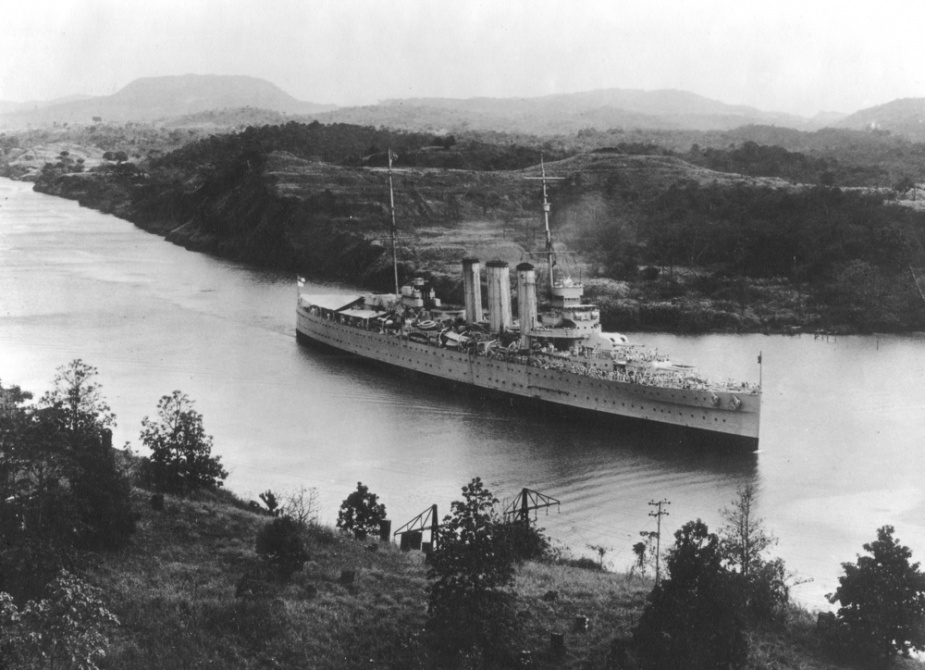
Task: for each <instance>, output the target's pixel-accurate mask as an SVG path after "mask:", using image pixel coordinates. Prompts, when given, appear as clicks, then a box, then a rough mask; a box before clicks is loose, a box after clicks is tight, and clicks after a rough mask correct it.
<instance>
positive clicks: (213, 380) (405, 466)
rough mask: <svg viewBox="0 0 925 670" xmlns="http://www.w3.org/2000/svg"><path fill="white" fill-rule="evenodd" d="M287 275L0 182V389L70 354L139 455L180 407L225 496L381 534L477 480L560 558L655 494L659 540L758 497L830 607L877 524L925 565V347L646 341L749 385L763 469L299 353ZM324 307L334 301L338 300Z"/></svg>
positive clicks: (647, 520)
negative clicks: (306, 490) (146, 436)
mask: <svg viewBox="0 0 925 670" xmlns="http://www.w3.org/2000/svg"><path fill="white" fill-rule="evenodd" d="M293 279H294V278H293V277H291V276H289V275H283V274H279V273H275V272H267V271H258V270H252V269H248V268H244V267H241V266H239V265H235V264H233V263H230V262H227V261H222V260H219V259H215V258H211V257H209V256H206V255H203V254H198V253H192V252H188V251H186V250H184V249H182V248H180V247H176V246H174V245H171V244H168V243H166V242H164V241H163V240H162V239H161V238H159V237H157V236H154V235H149V234H147V233H144V232H142V231H140V230H138V229H136V228H135V227H134V226H133V225H132V224H130V223H127V222H124V221H121V220H119V219H116V218H114V217H111V216H107V215H103V214H99V213H97V212H94V211H91V210H86V209H81V208H80V207H78V206H77V205H76V203H73V202H70V201H67V200H61V199H57V198H53V197H49V196H44V195H41V194H36V193H33V192H32V191H31V189H30V187H29V185H27V184H21V183H15V182H11V181H8V180H0V380H2V381H3V382H6V383H15V384H19V385H21V386H22V387H23V388H26V389H29V390H32V391H33V392H36V395H39V394H40V393H41V392H43V391H44V390H46V389H47V388H48V386H49V384H50V382H51V380H52V378H53V377H54V372H55V368H57V367H58V366H60V365H63V364H65V363H67V362H68V361H70V360H72V359H74V358H82V359H84V360H85V361H86V362H88V363H90V364H92V365H94V366H96V367H97V368H98V369H99V372H100V377H99V379H100V382H101V384H102V385H103V388H104V391H105V394H106V396H107V398H108V400H109V403H110V405H111V406H112V408H113V410H114V411H115V413H116V415H117V416H118V420H119V425H118V427H117V429H116V434H115V440H116V441H117V443H119V444H121V443H124V442H131V443H132V444H133V446H134V448H136V449H141V447H140V445H139V443H138V434H139V431H140V422H141V419H142V417H144V416H145V415H152V414H154V413H155V407H156V404H157V400H158V398H160V397H161V396H162V395H165V394H168V393H170V392H171V391H172V390H174V389H181V390H183V391H184V392H185V393H187V394H188V395H189V396H190V397H192V398H193V399H194V400H195V401H196V407H197V409H198V410H199V411H200V412H202V414H203V416H204V418H205V427H206V429H207V431H208V432H209V433H211V434H212V435H214V437H215V447H214V451H215V453H217V454H219V455H220V456H221V458H222V462H223V463H224V465H225V466H226V468H227V469H228V470H229V472H230V473H231V474H230V476H229V478H228V480H227V486H228V487H229V488H231V489H232V490H234V491H236V492H237V493H239V494H241V495H243V496H247V497H250V498H254V499H256V497H257V494H258V493H260V492H261V491H264V490H266V489H268V488H270V489H273V490H274V491H277V492H280V491H291V490H295V489H297V488H299V487H300V486H307V487H315V488H316V489H317V491H318V496H319V504H320V511H321V514H322V518H323V519H324V520H326V521H329V522H333V521H334V520H335V519H336V515H337V508H338V506H339V504H340V501H341V500H343V499H344V498H345V497H346V496H347V494H348V493H349V492H350V491H351V490H353V489H354V488H355V486H356V483H357V481H362V482H363V483H364V484H367V485H369V487H370V489H371V490H372V491H374V492H376V493H378V494H379V495H380V497H381V500H382V502H384V503H385V504H386V506H387V508H388V511H389V516H390V517H391V518H392V519H393V528H397V527H398V526H399V525H401V524H403V523H404V522H406V521H408V520H409V519H411V518H412V517H413V516H415V515H417V514H418V513H419V512H422V511H424V510H425V509H426V508H428V507H429V506H430V505H431V504H434V503H436V504H437V505H438V506H439V512H440V514H441V515H443V514H445V513H446V512H447V511H448V509H449V502H450V501H451V500H453V499H455V498H457V497H459V493H460V488H461V487H462V486H463V485H464V484H465V483H466V482H467V481H468V480H469V479H470V478H472V477H474V476H481V477H482V478H483V479H484V480H485V481H486V482H487V483H488V485H489V487H490V488H491V489H492V490H493V491H494V492H495V493H496V495H498V496H499V497H501V498H508V499H509V498H511V497H513V496H514V495H515V494H516V493H517V492H518V491H519V490H520V489H521V488H522V487H524V486H527V487H530V488H533V489H536V490H539V491H541V492H543V493H546V494H548V495H551V496H554V497H556V498H558V499H560V500H561V501H562V505H561V509H560V510H558V511H556V510H555V509H553V510H552V511H551V512H550V513H549V515H548V516H547V515H546V514H545V513H544V512H540V519H539V520H540V525H541V526H542V527H545V528H546V529H547V532H548V533H549V534H550V535H551V536H552V537H553V538H554V539H556V540H557V541H559V542H560V543H562V544H564V545H567V546H569V547H571V548H572V550H573V551H574V553H582V554H588V555H590V554H591V550H590V549H589V548H588V545H599V546H604V547H607V548H609V549H608V552H607V554H606V555H605V561H606V562H608V563H609V564H610V565H611V566H612V567H614V568H617V569H623V568H625V567H627V566H628V565H629V564H630V562H631V559H632V552H631V549H630V548H631V546H632V544H633V543H635V542H636V541H638V540H639V531H641V530H654V529H655V519H654V518H652V517H650V516H649V512H650V511H652V508H651V507H650V506H649V505H648V503H649V501H651V500H659V499H662V498H667V499H668V500H670V501H671V505H670V506H669V507H668V508H667V509H668V511H669V512H670V515H669V516H667V517H664V518H663V524H664V526H663V537H664V538H668V541H669V542H670V534H671V533H673V532H674V530H676V529H677V527H678V526H679V525H680V524H682V523H684V522H685V521H688V520H690V519H694V518H698V517H699V518H702V519H703V520H704V521H706V522H707V523H708V524H710V525H711V527H715V526H716V525H717V524H718V522H719V520H720V515H719V510H720V509H721V508H723V507H726V506H728V505H729V503H730V502H731V501H732V500H733V498H734V497H735V494H736V489H737V487H739V486H741V485H743V484H745V483H747V482H752V483H754V484H755V485H756V486H757V488H758V491H759V511H760V515H761V516H762V517H763V518H764V519H765V523H766V526H767V528H768V530H770V531H772V532H773V533H774V534H775V535H777V536H778V537H779V538H780V543H779V544H778V546H777V547H776V553H777V554H778V555H780V556H781V557H783V558H784V559H785V560H786V561H787V564H788V566H789V567H790V568H791V569H792V570H794V571H796V572H797V573H798V576H799V577H800V578H803V579H812V581H811V582H810V583H806V584H803V585H801V586H799V587H797V588H796V589H795V592H794V595H795V596H797V597H798V598H799V599H800V600H801V601H802V602H804V603H805V604H807V605H809V606H811V607H815V608H823V607H826V606H827V603H826V601H825V599H824V594H825V593H829V592H832V591H834V590H835V588H836V587H837V585H838V584H837V579H838V576H839V575H840V574H841V568H840V565H839V564H840V563H841V562H843V561H853V560H854V558H855V555H856V554H857V553H859V552H860V551H861V545H862V544H863V543H864V542H869V541H872V540H873V539H874V538H875V530H876V528H878V527H879V526H881V525H883V524H887V523H889V524H892V525H894V526H895V527H896V529H897V535H898V537H899V538H900V539H901V540H902V541H903V542H904V543H905V544H907V545H909V546H910V547H911V548H912V550H913V553H914V555H915V556H916V557H917V558H918V559H919V560H921V559H922V558H923V553H925V525H923V522H925V513H923V512H925V492H923V487H922V478H923V477H922V475H923V469H925V449H923V447H925V444H923V439H922V438H923V436H925V411H923V410H925V407H923V405H925V394H923V392H922V389H923V387H925V385H923V377H925V338H923V337H917V336H916V337H899V336H895V337H894V336H891V337H841V338H837V339H834V338H828V339H825V338H823V339H816V338H813V337H812V336H803V337H776V336H775V337H766V336H760V335H750V336H706V337H674V336H668V335H640V336H637V337H636V338H635V339H638V340H642V341H644V342H646V343H647V344H649V345H653V346H657V347H659V348H660V349H661V350H664V351H669V352H671V353H672V354H673V356H674V358H675V359H676V360H678V361H681V362H687V363H693V364H696V365H698V366H699V367H700V368H701V369H702V370H704V371H710V372H711V373H715V374H716V375H717V376H720V377H725V376H729V377H735V378H739V379H745V380H749V381H757V380H758V376H759V368H758V365H757V356H758V353H759V352H763V360H764V366H763V370H762V372H761V374H762V375H763V381H764V388H765V394H764V407H763V415H762V426H761V449H760V451H759V452H758V453H747V452H741V451H739V452H732V453H729V452H722V451H715V450H710V449H702V448H693V447H691V446H690V445H684V444H681V445H679V444H676V443H675V440H674V439H673V437H672V436H671V435H670V434H666V433H665V432H664V431H658V430H655V431H653V430H651V429H649V428H648V427H646V426H645V425H642V426H640V425H638V424H629V425H628V426H623V425H617V426H614V425H585V424H584V423H582V422H574V421H573V422H570V423H569V422H563V421H561V420H560V421H557V420H554V419H550V418H547V417H543V416H537V415H535V414H529V413H525V412H522V411H516V410H511V409H510V408H509V407H507V406H506V405H505V403H503V402H502V403H500V404H488V403H485V402H480V401H478V400H475V399H473V398H470V397H467V396H466V395H464V394H463V395H461V394H454V393H451V392H447V391H445V390H442V389H441V387H439V386H436V387H435V386H433V385H430V384H426V383H421V382H420V381H419V380H416V379H413V378H410V377H406V376H401V375H391V374H388V373H387V372H385V371H383V370H382V369H379V368H372V367H369V366H367V365H365V364H362V363H359V362H357V361H355V360H352V359H346V358H344V357H341V356H337V355H331V354H324V353H320V352H318V351H316V350H314V349H313V348H305V347H301V346H299V345H298V344H297V343H296V340H295V332H294V320H295V314H294V305H295V290H296V289H295V283H294V281H293ZM322 290H324V291H325V292H335V291H338V290H344V289H339V288H338V287H331V286H327V287H324V288H323V289H322Z"/></svg>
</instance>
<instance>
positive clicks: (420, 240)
mask: <svg viewBox="0 0 925 670" xmlns="http://www.w3.org/2000/svg"><path fill="white" fill-rule="evenodd" d="M371 133H372V134H371ZM376 133H378V135H375V134H376ZM379 135H381V137H379ZM373 137H375V138H377V140H378V141H383V142H388V143H392V142H397V143H399V144H402V143H404V145H405V148H404V149H403V150H402V152H401V153H402V155H401V156H400V158H399V159H398V160H397V162H396V165H395V169H394V180H393V181H394V183H395V193H394V195H395V209H396V212H397V215H398V216H397V236H398V257H399V259H400V262H399V276H400V279H401V280H402V281H405V280H407V279H409V278H411V277H413V276H416V275H425V276H428V277H429V278H430V279H431V281H432V283H433V284H434V285H435V286H436V287H437V289H438V292H439V294H440V295H441V296H442V297H443V299H444V300H447V301H451V302H460V301H461V298H462V286H461V278H460V270H459V267H458V266H459V261H460V259H461V258H462V257H464V256H476V257H478V258H480V259H482V260H483V261H485V260H489V259H500V260H504V261H507V262H509V263H511V264H514V265H516V264H517V263H519V262H522V261H523V260H525V259H533V261H534V262H536V263H539V264H540V266H542V260H543V258H544V253H543V251H542V249H543V247H544V237H545V233H544V228H543V219H542V217H541V216H540V200H541V197H540V196H541V194H539V193H538V191H537V184H536V179H537V178H538V177H539V174H540V170H539V167H538V166H537V165H536V158H537V156H536V155H534V154H536V152H535V151H532V150H524V148H523V147H517V146H506V145H505V146H502V145H497V146H495V145H485V144H482V143H478V142H469V143H465V144H457V145H454V146H452V147H445V148H441V149H440V150H439V151H422V150H420V148H419V146H418V145H419V144H420V143H421V142H422V141H423V140H422V138H420V137H417V136H410V135H409V136H405V135H401V134H399V135H394V136H393V135H389V134H388V133H387V132H386V131H382V130H379V131H375V130H373V129H369V128H360V127H351V126H330V127H326V126H322V125H320V124H309V125H302V124H295V123H291V124H286V125H285V126H277V127H263V128H248V129H247V130H245V131H244V132H241V133H238V134H233V135H225V136H221V137H219V136H212V137H210V138H208V139H203V140H200V141H198V142H192V143H190V144H187V145H185V146H183V147H181V148H179V149H176V150H174V151H172V152H170V153H167V154H163V153H161V152H158V151H153V150H152V151H150V152H148V154H147V155H144V154H142V153H137V152H136V153H134V154H131V155H130V154H128V153H126V152H113V151H109V152H106V153H104V154H103V155H102V156H95V155H94V156H91V155H90V154H87V156H86V157H85V156H83V155H81V156H80V157H78V158H76V159H75V158H74V156H77V155H78V152H77V148H76V147H70V145H68V146H69V148H68V149H62V150H61V151H60V152H59V155H58V156H57V157H56V158H57V162H50V161H46V162H45V163H44V165H43V166H42V167H41V168H39V167H35V166H34V167H33V169H32V171H31V172H29V173H28V178H31V179H34V180H35V188H36V190H38V191H40V192H43V193H48V194H52V195H56V196H60V197H65V198H70V199H74V200H77V201H78V202H80V203H81V204H82V205H84V206H87V207H92V208H94V209H97V210H99V211H103V212H107V213H111V214H114V215H116V216H119V217H121V218H124V219H127V220H129V221H132V222H133V223H135V224H136V225H138V226H139V227H141V228H143V229H144V230H147V231H149V232H153V233H156V234H159V235H162V236H164V237H165V238H166V239H168V240H169V241H171V242H174V243H176V244H179V245H182V246H184V247H185V248H187V249H192V250H196V251H202V252H206V253H210V254H214V255H216V256H220V257H222V258H228V259H232V260H235V261H238V262H242V263H246V264H248V265H251V266H256V267H265V268H274V269H277V270H284V271H287V272H293V273H296V272H298V273H299V274H303V275H306V276H309V277H311V278H314V279H318V280H323V281H337V282H341V283H348V284H351V285H354V286H362V287H365V288H368V289H370V290H383V291H385V290H390V289H391V285H392V275H393V273H392V268H391V262H390V259H391V254H390V252H389V245H390V241H389V235H388V233H387V231H388V229H389V220H390V217H389V207H390V206H389V197H388V188H387V186H386V185H387V183H388V176H387V174H386V171H385V169H384V167H383V166H384V164H385V163H384V161H385V158H384V154H378V153H374V154H371V155H367V156H365V157H361V155H360V154H359V153H357V151H358V149H359V148H360V147H362V146H366V145H365V144H364V141H363V138H366V139H372V138H373ZM374 144H375V143H374ZM57 146H58V145H56V147H57ZM415 147H418V148H417V149H416V148H415ZM489 149H491V151H489ZM629 149H631V147H630V148H627V149H626V150H623V149H618V148H611V149H600V150H597V151H593V152H589V153H578V154H574V155H567V154H561V155H560V156H559V158H560V160H554V159H553V156H549V155H547V163H546V169H547V172H548V173H549V174H550V175H551V176H553V177H554V178H555V179H556V181H554V182H551V183H550V186H549V188H550V189H551V190H550V199H551V200H552V203H553V206H552V214H551V217H550V227H551V228H552V232H553V236H554V238H555V240H556V242H555V248H556V254H557V258H558V260H559V263H558V266H557V272H559V273H563V272H565V273H568V274H570V275H571V276H572V277H573V278H576V277H577V278H581V279H582V280H584V281H585V282H586V283H587V285H588V286H589V289H590V290H589V291H588V296H589V297H591V298H593V299H594V300H595V301H597V302H599V303H600V304H601V307H602V322H603V325H604V327H605V328H607V329H610V330H623V331H625V330H634V331H649V332H672V333H686V334H693V333H781V334H795V333H800V332H811V333H838V334H847V333H872V332H884V333H903V332H911V331H916V330H923V329H925V301H923V300H922V296H921V295H920V293H919V292H918V290H917V289H916V286H915V280H914V277H913V276H912V275H911V274H910V272H909V263H910V262H914V259H913V258H912V256H915V255H916V254H917V253H918V252H916V251H915V250H916V249H918V247H916V240H917V236H918V232H917V231H918V229H919V228H920V227H921V223H922V221H921V220H920V219H923V217H925V214H922V213H919V212H915V211H913V210H911V209H910V208H906V207H899V206H897V205H896V204H895V203H893V202H892V201H890V200H889V198H888V197H887V196H886V195H884V194H883V193H880V192H867V191H857V190H851V189H838V188H828V187H810V186H805V185H800V184H792V183H788V182H786V181H784V180H781V179H779V178H770V177H755V176H744V175H741V174H733V173H725V172H717V171H713V170H709V169H706V168H704V167H700V166H698V165H695V164H693V163H691V162H687V161H685V160H682V159H681V158H680V157H677V156H671V155H665V154H664V153H660V152H657V151H655V152H654V153H649V154H638V153H633V152H632V151H630V150H629ZM531 151H532V153H531ZM38 155H39V154H38V153H36V156H38ZM42 155H44V154H42ZM422 156H423V157H425V158H427V160H426V161H423V162H422ZM323 157H324V158H323ZM435 157H438V158H439V159H440V160H439V161H437V163H436V164H435V163H434V159H435ZM489 159H490V160H489ZM502 159H503V160H502ZM37 160H38V159H37V158H36V159H35V160H34V161H33V163H35V162H36V161H37ZM499 161H500V163H499ZM457 165H467V166H471V167H468V168H466V169H462V168H460V167H455V166H457ZM17 166H18V168H19V169H18V170H14V169H13V168H16V167H17ZM451 166H454V167H451ZM23 167H24V166H23V165H19V164H14V162H9V163H7V164H5V166H3V165H0V169H4V168H5V169H6V173H7V174H9V175H11V176H14V177H22V176H24V173H23V172H22V169H23ZM919 246H921V245H919ZM913 264H914V263H913Z"/></svg>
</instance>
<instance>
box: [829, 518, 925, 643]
mask: <svg viewBox="0 0 925 670" xmlns="http://www.w3.org/2000/svg"><path fill="white" fill-rule="evenodd" d="M864 551H867V552H869V553H870V554H871V555H870V556H858V560H857V563H842V568H844V570H845V574H844V575H842V576H841V577H839V579H838V581H839V587H838V589H837V590H836V591H835V593H834V595H832V594H830V595H829V596H828V598H829V601H830V602H832V603H836V602H838V603H840V604H841V607H839V609H838V613H837V616H836V623H837V624H839V625H840V626H843V627H844V628H845V629H846V630H847V632H848V635H847V636H839V637H840V639H841V640H842V644H847V645H850V647H852V648H853V649H854V650H855V651H856V652H858V653H859V654H860V655H862V656H863V657H866V658H867V659H869V660H880V661H882V660H884V659H889V658H891V657H893V656H895V655H896V654H897V653H900V654H902V655H903V656H908V655H909V653H910V652H911V651H923V650H925V575H923V574H922V573H921V572H920V571H919V564H918V563H910V561H909V559H910V558H911V557H912V552H911V551H910V550H909V548H908V547H905V546H903V545H901V544H900V543H899V540H898V539H894V538H893V527H892V526H883V527H882V528H880V529H878V530H877V540H876V541H874V542H871V543H869V544H865V545H864Z"/></svg>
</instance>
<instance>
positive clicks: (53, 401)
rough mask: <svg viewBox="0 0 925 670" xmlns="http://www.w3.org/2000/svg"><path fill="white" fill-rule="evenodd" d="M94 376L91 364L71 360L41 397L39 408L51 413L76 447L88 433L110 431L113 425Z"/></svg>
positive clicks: (62, 367) (94, 372)
mask: <svg viewBox="0 0 925 670" xmlns="http://www.w3.org/2000/svg"><path fill="white" fill-rule="evenodd" d="M97 374H98V371H97V369H96V368H95V367H93V366H92V365H88V364H86V363H84V362H83V361H82V360H81V359H79V358H77V359H74V360H73V361H71V362H70V363H68V364H67V365H63V366H61V367H59V368H58V370H57V373H56V374H55V378H54V381H53V382H52V384H53V386H52V389H51V390H50V391H48V392H47V393H46V394H45V395H43V396H42V400H41V402H40V406H41V407H43V408H46V409H48V410H51V411H53V412H54V414H55V418H56V419H57V420H58V423H59V425H60V427H61V428H62V429H63V430H64V431H65V432H66V433H67V435H68V437H69V439H70V442H71V445H72V446H77V443H78V442H80V441H81V440H82V439H84V438H86V437H87V436H88V434H98V433H99V432H100V431H102V430H103V429H110V430H111V429H112V428H114V427H115V425H116V417H115V415H114V414H113V413H112V410H111V409H110V408H109V405H108V404H107V403H106V400H105V398H103V393H102V387H101V386H100V385H99V384H97V383H96V381H94V378H95V377H96V376H97Z"/></svg>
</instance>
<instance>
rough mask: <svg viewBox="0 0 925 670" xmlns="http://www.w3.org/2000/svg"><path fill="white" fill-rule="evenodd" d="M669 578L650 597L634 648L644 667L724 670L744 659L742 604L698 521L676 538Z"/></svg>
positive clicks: (713, 541)
mask: <svg viewBox="0 0 925 670" xmlns="http://www.w3.org/2000/svg"><path fill="white" fill-rule="evenodd" d="M666 564H667V571H668V575H669V577H668V578H667V579H664V580H662V581H661V583H659V584H658V585H657V586H656V587H655V588H654V589H653V590H652V593H651V594H650V595H649V601H648V603H647V604H646V607H645V609H644V610H643V613H642V617H641V618H640V620H639V625H638V626H637V627H636V629H635V630H634V631H633V644H634V646H635V648H636V651H637V655H638V658H639V660H640V663H641V665H642V667H644V668H652V669H655V670H682V669H683V670H725V669H728V668H739V667H742V666H743V665H744V663H745V661H746V660H747V658H748V641H747V638H746V636H745V617H744V603H742V600H741V591H740V589H738V588H736V586H735V584H734V580H733V579H732V578H731V576H730V574H729V573H728V572H727V571H726V570H724V569H723V567H722V558H721V555H720V551H719V538H717V536H716V535H714V534H713V533H710V532H709V530H708V529H707V526H706V524H704V523H703V522H702V521H700V520H699V519H698V520H697V521H690V522H688V523H686V524H685V525H684V526H682V527H681V528H680V529H679V530H678V531H677V532H676V533H675V546H674V547H673V548H672V549H671V550H669V552H668V559H667V561H666Z"/></svg>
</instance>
